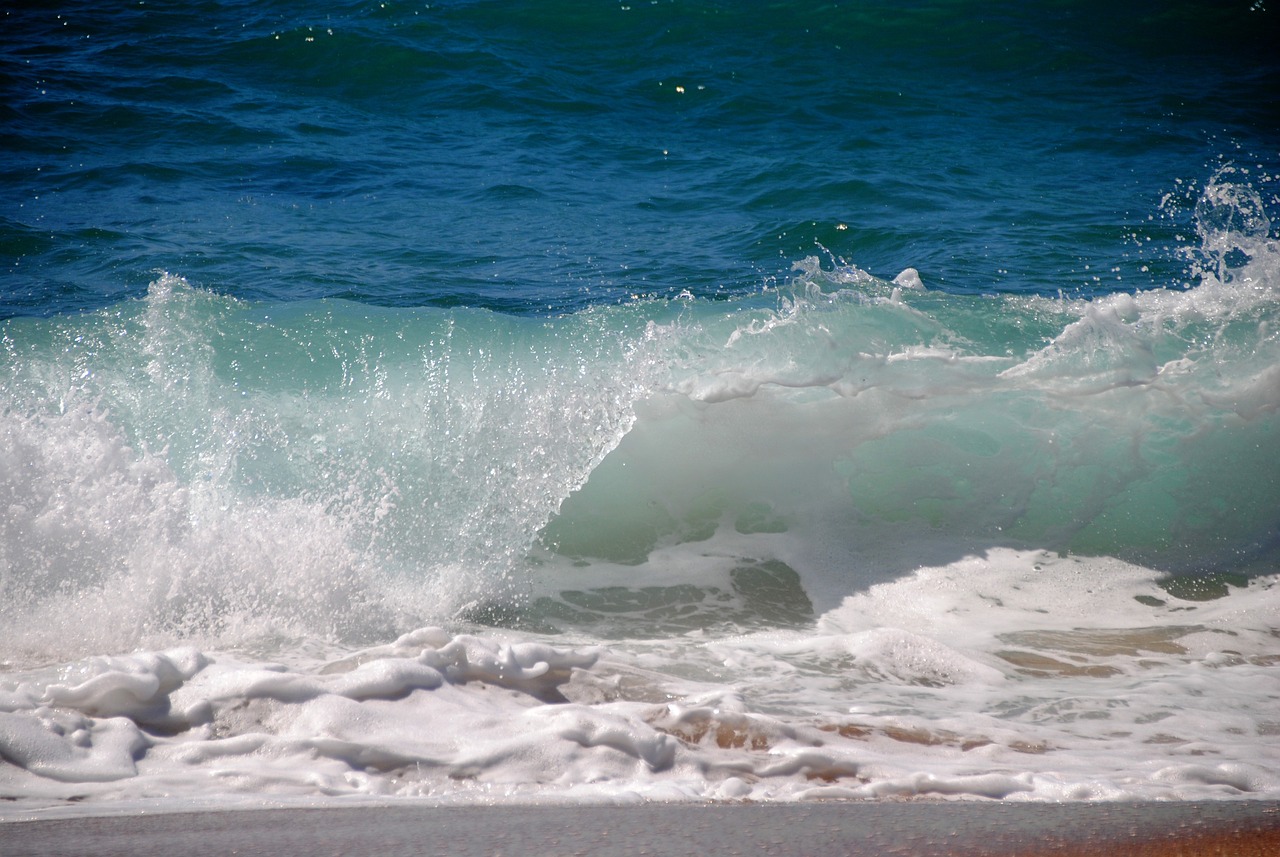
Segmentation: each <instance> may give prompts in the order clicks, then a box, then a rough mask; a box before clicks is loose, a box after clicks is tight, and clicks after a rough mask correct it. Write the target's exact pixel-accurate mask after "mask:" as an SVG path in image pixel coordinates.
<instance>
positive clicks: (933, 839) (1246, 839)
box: [0, 801, 1280, 857]
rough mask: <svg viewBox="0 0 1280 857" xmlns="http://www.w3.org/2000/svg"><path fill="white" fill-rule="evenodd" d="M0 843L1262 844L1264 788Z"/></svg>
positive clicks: (18, 836) (265, 822)
mask: <svg viewBox="0 0 1280 857" xmlns="http://www.w3.org/2000/svg"><path fill="white" fill-rule="evenodd" d="M0 854H3V855H5V857H25V855H44V856H45V857H55V855H95V857H114V855H129V856H130V857H148V855H165V857H170V855H175V854H178V855H182V854H199V855H211V854H251V855H286V854H289V855H292V854H298V855H308V857H311V855H315V857H319V855H347V854H374V855H378V857H400V855H458V857H471V855H487V856H488V857H497V855H513V856H514V855H521V857H525V855H576V854H582V855H592V857H619V856H620V855H667V854H669V855H681V857H683V855H701V854H706V855H766V854H767V855H853V857H857V855H868V857H870V855H903V857H942V855H946V857H1013V855H1021V857H1028V856H1030V857H1037V856H1038V855H1057V857H1085V855H1106V857H1173V855H1176V857H1206V856H1207V855H1216V857H1275V855H1280V802H1276V801H1206V802H1194V803H1069V804H1037V803H978V802H947V803H943V802H928V801H913V802H877V803H863V802H823V803H808V804H749V805H743V804H734V805H725V804H716V805H705V804H641V805H636V806H610V807H593V806H493V807H422V806H381V807H348V808H335V809H329V808H325V809H264V810H236V811H222V812H198V813H161V814H133V815H114V816H102V817H74V818H54V819H44V820H24V821H11V822H5V823H0Z"/></svg>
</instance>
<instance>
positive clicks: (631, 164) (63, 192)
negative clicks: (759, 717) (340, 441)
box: [0, 0, 1280, 317]
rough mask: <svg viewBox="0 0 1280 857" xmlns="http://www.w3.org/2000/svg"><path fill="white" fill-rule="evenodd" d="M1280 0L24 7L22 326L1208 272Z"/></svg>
mask: <svg viewBox="0 0 1280 857" xmlns="http://www.w3.org/2000/svg"><path fill="white" fill-rule="evenodd" d="M1265 6H1266V4H1264V3H1261V2H1254V3H1250V2H1247V0H1236V2H1226V3H1221V2H1182V0H1177V2H1139V3H1128V4H1121V5H1117V4H1113V3H1100V2H1047V3H1005V2H997V3H971V2H911V3H884V2H866V3H819V2H786V3H765V2H743V3H730V2H685V0H677V2H670V0H661V2H650V0H628V2H622V3H618V2H600V1H599V0H555V2H540V3H502V2H445V3H432V4H428V3H424V2H400V0H395V2H376V0H361V2H345V3H342V2H334V3H327V4H316V3H301V2H271V3H260V2H202V3H165V2H134V3H130V4H127V5H126V4H101V3H81V2H73V3H63V4H60V5H59V6H58V7H56V8H54V7H50V8H47V9H35V8H30V7H27V6H23V7H22V8H10V9H6V10H5V12H4V13H3V23H2V26H3V37H2V40H0V264H2V265H3V275H2V276H3V279H2V280H0V317H6V316H14V315H48V314H54V313H65V312H75V311H84V310H91V309H96V308H100V307H104V306H108V305H111V304H113V303H115V302H117V301H119V300H121V299H124V298H130V297H138V296H140V295H142V294H144V293H145V290H146V287H147V284H148V283H149V282H151V281H153V280H155V279H156V278H157V276H158V274H157V272H159V271H168V272H171V273H174V274H176V275H180V276H183V277H185V278H187V279H188V280H189V281H190V282H191V283H192V284H194V285H196V286H198V287H201V288H204V289H208V290H212V291H214V292H218V293H222V294H226V295H231V296H236V297H240V298H249V299H255V300H268V301H295V300H299V299H307V298H317V297H342V298H348V299H351V300H355V301H359V302H364V303H369V304H381V305H392V306H422V305H436V306H457V305H465V306H477V307H487V308H494V309H500V310H503V311H509V312H515V313H522V314H523V313H533V314H543V313H558V312H563V311H572V310H576V309H580V308H582V307H584V306H588V305H593V304H598V303H606V304H608V303H614V302H618V301H626V300H630V299H631V297H632V296H633V295H656V296H672V295H676V294H678V293H680V292H682V291H685V290H687V291H689V292H690V293H692V294H693V295H696V296H699V297H708V298H723V297H727V296H732V295H740V294H743V293H752V292H758V291H759V290H760V289H762V288H763V287H767V286H769V285H771V284H775V283H776V282H777V281H778V278H779V277H780V276H781V277H784V278H785V276H786V275H787V272H788V270H789V269H790V266H791V265H792V263H794V262H795V261H797V260H799V259H801V258H803V257H805V256H808V255H811V254H814V253H815V252H816V253H818V254H819V255H826V254H830V257H831V258H832V259H840V260H847V261H848V262H850V263H852V264H856V265H858V266H859V267H861V268H863V269H865V270H868V271H871V272H873V273H875V274H878V275H882V276H886V277H892V276H893V275H894V274H896V273H897V272H898V271H899V270H901V269H902V268H904V267H907V266H914V267H916V268H918V269H919V271H920V273H921V276H922V278H923V280H924V282H925V284H926V285H927V286H928V287H931V288H938V289H943V290H946V291H950V292H962V293H990V292H993V291H1008V292H1015V293H1024V292H1034V293H1047V294H1056V293H1058V292H1059V291H1067V292H1072V291H1075V290H1080V289H1084V290H1086V291H1087V292H1090V293H1096V292H1100V291H1103V292H1105V291H1107V290H1112V289H1124V290H1133V289H1139V288H1151V287H1153V286H1156V287H1163V286H1167V285H1178V284H1179V283H1180V281H1182V280H1185V278H1186V273H1185V260H1184V259H1182V258H1180V257H1179V256H1178V254H1177V252H1176V251H1177V250H1178V248H1179V247H1180V246H1183V245H1184V244H1185V241H1186V238H1185V235H1186V234H1187V233H1188V231H1189V223H1190V210H1191V206H1192V205H1193V204H1194V201H1195V198H1196V193H1197V190H1196V188H1198V187H1200V186H1202V185H1203V184H1204V183H1205V182H1206V181H1207V180H1208V178H1209V176H1210V175H1211V174H1212V172H1213V171H1214V170H1215V169H1216V168H1217V167H1218V166H1220V165H1221V164H1222V163H1224V162H1231V163H1238V164H1239V165H1241V166H1244V167H1248V168H1251V169H1252V170H1253V171H1254V172H1253V175H1254V178H1255V187H1256V188H1257V189H1258V190H1259V191H1260V192H1263V193H1264V195H1265V194H1267V193H1272V194H1273V193H1274V188H1273V184H1272V181H1271V179H1270V176H1271V174H1273V173H1275V172H1276V166H1277V158H1278V155H1277V147H1278V145H1280V107H1278V106H1277V105H1280V99H1277V97H1276V93H1277V92H1280V60H1278V59H1277V55H1278V54H1277V52H1276V51H1275V44H1276V43H1277V40H1276V33H1277V27H1276V24H1275V21H1276V11H1275V10H1272V9H1269V8H1265ZM1167 194H1171V195H1172V196H1171V197H1170V198H1169V200H1167V201H1165V197H1166V195H1167ZM1162 201H1164V202H1163V204H1162ZM1180 237H1181V238H1183V240H1181V241H1180V240H1179V238H1180Z"/></svg>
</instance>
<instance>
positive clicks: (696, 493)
mask: <svg viewBox="0 0 1280 857" xmlns="http://www.w3.org/2000/svg"><path fill="white" fill-rule="evenodd" d="M1260 180H1261V179H1260V177H1259V176H1258V175H1257V174H1256V173H1254V174H1251V173H1250V172H1249V168H1248V167H1246V166H1243V165H1228V166H1225V167H1223V168H1221V169H1219V170H1218V171H1217V172H1215V173H1214V174H1213V176H1212V177H1211V178H1210V179H1208V180H1206V182H1205V184H1204V187H1203V189H1201V190H1200V191H1199V193H1198V196H1197V201H1196V203H1195V208H1194V212H1193V223H1194V227H1195V233H1196V234H1195V235H1194V236H1193V237H1189V238H1188V239H1187V240H1186V241H1185V243H1184V245H1183V247H1182V249H1181V250H1180V252H1181V253H1182V254H1183V256H1184V258H1185V261H1186V263H1187V270H1188V271H1189V272H1190V274H1189V276H1188V278H1187V279H1186V281H1175V282H1170V283H1168V284H1167V285H1166V286H1164V287H1160V288H1152V289H1145V290H1138V291H1134V292H1131V293H1130V292H1116V293H1110V294H1102V295H1096V296H1073V295H1059V296H1048V295H1025V294H1024V295H1019V294H986V295H964V294H954V293H947V292H943V291H940V290H937V289H935V288H932V287H931V284H930V283H929V282H928V280H927V278H924V277H922V276H921V275H920V274H919V273H918V272H917V271H916V270H915V269H914V268H905V269H903V270H901V272H898V271H891V272H882V274H881V275H879V276H876V275H872V274H871V273H868V272H866V271H864V270H862V269H860V268H858V267H857V266H856V265H855V264H853V263H851V262H849V261H846V260H844V259H841V258H838V257H835V256H833V255H830V254H817V255H814V256H812V257H807V258H801V259H799V260H798V261H797V262H796V264H795V267H794V270H793V271H792V272H791V274H790V276H789V277H788V278H786V279H785V280H783V281H781V282H779V283H778V284H776V285H774V286H771V287H767V288H764V289H762V290H760V291H758V292H756V293H751V294H743V295H740V296H736V297H732V298H729V299H727V300H716V299H710V298H707V297H697V296H694V295H691V294H685V295H676V296H674V297H671V298H642V297H638V298H637V299H635V300H632V301H628V302H624V303H620V304H610V305H593V306H589V307H586V308H583V309H579V310H577V311H574V312H568V313H563V314H557V315H550V316H545V317H543V316H513V315H504V314H501V313H498V312H494V311H492V310H486V309H478V308H467V307H460V308H452V309H449V308H433V307H421V308H396V309H391V308H379V307H371V306H369V305H365V304H360V303H354V302H348V301H343V300H335V299H328V300H315V301H293V302H288V303H276V302H271V301H252V300H245V299H239V298H235V297H230V296H227V295H224V294H217V293H214V292H212V291H209V290H207V289H204V288H201V287H199V286H193V285H192V284H191V283H189V282H188V281H187V280H185V279H184V278H183V277H182V276H181V275H180V274H178V273H164V274H160V275H157V276H156V278H155V279H154V281H153V282H152V283H151V285H150V287H149V288H148V290H147V292H146V294H145V296H142V297H140V298H137V299H130V300H126V301H124V302H121V303H115V304H112V305H110V306H107V307H104V308H100V309H95V310H92V311H87V312H83V313H80V314H64V315H57V316H52V317H48V318H36V317H18V318H10V319H8V320H6V321H4V322H2V323H0V356H2V358H3V359H2V360H0V367H2V368H0V373H2V374H0V512H2V514H0V657H2V658H3V661H2V662H0V760H2V761H0V797H3V798H4V803H3V804H2V805H0V814H4V815H10V816H13V815H15V814H25V813H31V812H35V811H40V812H43V811H48V810H57V811H63V812H86V811H92V812H102V811H110V810H111V809H112V808H113V807H114V808H127V807H137V806H139V805H140V803H141V804H143V805H149V806H159V807H169V808H174V807H180V806H185V807H189V806H194V805H201V806H219V807H235V806H262V805H276V804H281V805H291V804H293V803H298V802H302V803H307V802H315V801H321V800H330V799H342V800H348V801H369V800H372V801H386V800H400V799H414V800H420V801H424V800H425V801H429V802H434V803H449V804H456V803H494V802H536V803H548V802H549V803H556V802H578V803H581V802H587V803H602V802H604V803H620V802H631V801H638V800H677V801H680V800H685V801H687V800H754V801H771V800H783V801H792V800H802V799H813V798H837V797H838V798H885V797H894V798H910V797H917V796H930V797H948V798H957V797H958V798H982V799H989V798H1000V799H1008V800H1040V801H1044V800H1053V801H1057V800H1097V799H1120V800H1135V799H1144V800H1168V799H1202V798H1239V797H1256V798H1270V799H1276V798H1277V797H1280V752H1278V751H1277V750H1275V749H1273V747H1274V746H1276V744H1277V742H1276V736H1277V735H1280V718H1278V717H1277V715H1276V700H1277V698H1280V675H1278V674H1277V664H1280V642H1278V641H1280V625H1278V624H1277V619H1276V617H1277V616H1280V575H1278V574H1277V571H1276V568H1277V566H1276V560H1277V548H1278V547H1280V543H1278V542H1277V534H1278V533H1280V519H1278V517H1277V516H1278V514H1280V512H1278V510H1280V464H1278V463H1277V461H1278V459H1277V455H1276V452H1277V450H1278V449H1280V445H1278V444H1277V440H1278V439H1280V327H1278V322H1280V317H1278V314H1280V246H1277V243H1276V240H1275V238H1274V237H1273V235H1272V228H1271V222H1270V220H1269V218H1268V214H1267V210H1268V204H1267V202H1266V200H1265V199H1264V198H1263V197H1262V195H1261V194H1260V193H1259V192H1258V190H1257V189H1256V187H1257V183H1258V181H1260ZM907 261H909V260H907Z"/></svg>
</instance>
